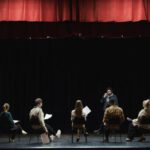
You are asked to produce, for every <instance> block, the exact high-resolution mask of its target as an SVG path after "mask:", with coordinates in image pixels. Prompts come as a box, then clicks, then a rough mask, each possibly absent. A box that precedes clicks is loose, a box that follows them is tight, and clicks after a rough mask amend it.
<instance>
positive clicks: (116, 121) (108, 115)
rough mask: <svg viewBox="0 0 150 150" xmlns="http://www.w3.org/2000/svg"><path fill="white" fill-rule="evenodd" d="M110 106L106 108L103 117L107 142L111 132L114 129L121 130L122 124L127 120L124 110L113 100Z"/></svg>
mask: <svg viewBox="0 0 150 150" xmlns="http://www.w3.org/2000/svg"><path fill="white" fill-rule="evenodd" d="M109 104H110V106H109V107H108V108H106V110H105V112H104V117H103V124H104V132H105V140H104V141H105V142H109V139H108V138H109V132H110V130H111V129H112V128H113V129H116V130H117V129H118V128H120V125H121V123H122V122H123V121H124V120H125V119H124V113H123V109H122V108H120V107H119V106H117V105H115V101H114V100H113V99H111V100H110V102H109Z"/></svg>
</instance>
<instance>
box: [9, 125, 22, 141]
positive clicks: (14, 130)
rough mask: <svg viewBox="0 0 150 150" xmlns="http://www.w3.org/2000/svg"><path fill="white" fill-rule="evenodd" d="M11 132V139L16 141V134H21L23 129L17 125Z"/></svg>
mask: <svg viewBox="0 0 150 150" xmlns="http://www.w3.org/2000/svg"><path fill="white" fill-rule="evenodd" d="M10 132H11V133H12V137H11V139H12V140H14V139H15V136H16V134H20V133H21V128H20V126H17V125H15V126H14V127H13V128H11V129H10Z"/></svg>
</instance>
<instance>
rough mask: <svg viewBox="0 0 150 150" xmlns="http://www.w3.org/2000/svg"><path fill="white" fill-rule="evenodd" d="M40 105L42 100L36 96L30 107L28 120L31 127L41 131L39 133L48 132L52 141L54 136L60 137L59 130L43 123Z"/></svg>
mask: <svg viewBox="0 0 150 150" xmlns="http://www.w3.org/2000/svg"><path fill="white" fill-rule="evenodd" d="M42 106H43V100H42V99H41V98H36V99H35V107H34V108H32V109H31V111H30V113H29V120H30V123H31V127H32V129H33V130H37V131H41V133H46V134H48V135H49V138H50V140H51V141H53V140H54V138H55V137H57V138H60V136H61V130H58V131H57V132H55V131H54V130H53V128H52V127H51V126H50V125H48V124H46V123H45V121H44V113H43V110H42Z"/></svg>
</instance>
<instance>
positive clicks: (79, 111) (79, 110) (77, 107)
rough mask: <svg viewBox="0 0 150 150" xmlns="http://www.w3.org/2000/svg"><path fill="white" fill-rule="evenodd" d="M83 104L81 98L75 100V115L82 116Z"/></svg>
mask: <svg viewBox="0 0 150 150" xmlns="http://www.w3.org/2000/svg"><path fill="white" fill-rule="evenodd" d="M82 109H83V104H82V101H81V100H77V101H76V103H75V114H76V117H78V118H80V117H81V116H82Z"/></svg>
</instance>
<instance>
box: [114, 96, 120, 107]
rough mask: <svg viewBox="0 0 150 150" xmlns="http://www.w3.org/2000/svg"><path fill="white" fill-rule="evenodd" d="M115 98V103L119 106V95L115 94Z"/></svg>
mask: <svg viewBox="0 0 150 150" xmlns="http://www.w3.org/2000/svg"><path fill="white" fill-rule="evenodd" d="M114 100H115V104H116V105H117V106H119V103H118V97H117V96H116V95H114Z"/></svg>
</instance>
